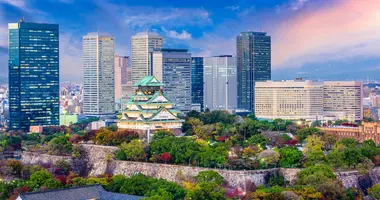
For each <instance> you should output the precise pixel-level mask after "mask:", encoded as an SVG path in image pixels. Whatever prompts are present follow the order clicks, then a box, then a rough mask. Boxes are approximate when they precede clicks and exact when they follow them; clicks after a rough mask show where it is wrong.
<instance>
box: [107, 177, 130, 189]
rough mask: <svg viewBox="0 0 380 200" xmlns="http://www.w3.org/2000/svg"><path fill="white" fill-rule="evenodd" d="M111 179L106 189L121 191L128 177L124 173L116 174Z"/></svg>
mask: <svg viewBox="0 0 380 200" xmlns="http://www.w3.org/2000/svg"><path fill="white" fill-rule="evenodd" d="M111 180H112V181H111V182H110V183H109V184H108V185H107V187H106V189H107V190H108V191H110V192H116V193H120V188H121V187H122V186H123V184H124V182H125V180H127V177H125V176H124V175H115V176H113V177H112V178H111Z"/></svg>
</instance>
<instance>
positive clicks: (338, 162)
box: [326, 150, 345, 168]
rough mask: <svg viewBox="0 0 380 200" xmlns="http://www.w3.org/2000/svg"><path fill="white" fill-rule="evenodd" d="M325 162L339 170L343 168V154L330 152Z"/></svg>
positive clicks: (337, 151) (334, 151)
mask: <svg viewBox="0 0 380 200" xmlns="http://www.w3.org/2000/svg"><path fill="white" fill-rule="evenodd" d="M326 161H327V163H328V164H329V165H330V166H331V167H335V168H341V167H343V166H344V164H345V163H344V161H343V152H342V151H340V150H332V151H330V152H329V154H327V156H326Z"/></svg>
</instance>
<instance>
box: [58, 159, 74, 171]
mask: <svg viewBox="0 0 380 200" xmlns="http://www.w3.org/2000/svg"><path fill="white" fill-rule="evenodd" d="M53 166H54V167H55V168H56V169H58V170H62V172H63V173H64V174H68V173H69V172H70V171H71V169H72V168H71V164H70V163H68V162H67V161H66V160H63V159H60V160H57V162H55V163H54V164H53Z"/></svg>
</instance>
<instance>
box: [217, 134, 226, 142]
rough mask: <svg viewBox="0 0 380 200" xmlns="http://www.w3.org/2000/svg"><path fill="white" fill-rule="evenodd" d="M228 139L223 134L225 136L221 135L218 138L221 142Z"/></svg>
mask: <svg viewBox="0 0 380 200" xmlns="http://www.w3.org/2000/svg"><path fill="white" fill-rule="evenodd" d="M226 139H227V138H226V136H224V135H223V136H221V137H219V138H218V141H219V142H224V141H226Z"/></svg>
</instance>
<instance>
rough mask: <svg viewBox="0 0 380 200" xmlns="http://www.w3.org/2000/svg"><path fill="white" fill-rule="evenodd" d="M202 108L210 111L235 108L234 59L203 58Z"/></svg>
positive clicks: (221, 57) (224, 57) (230, 57)
mask: <svg viewBox="0 0 380 200" xmlns="http://www.w3.org/2000/svg"><path fill="white" fill-rule="evenodd" d="M203 82H204V94H203V96H204V107H205V109H207V108H208V109H210V110H235V109H236V108H237V97H236V96H237V91H236V87H237V76H236V57H232V56H228V55H223V56H216V57H209V58H204V81H203Z"/></svg>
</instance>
